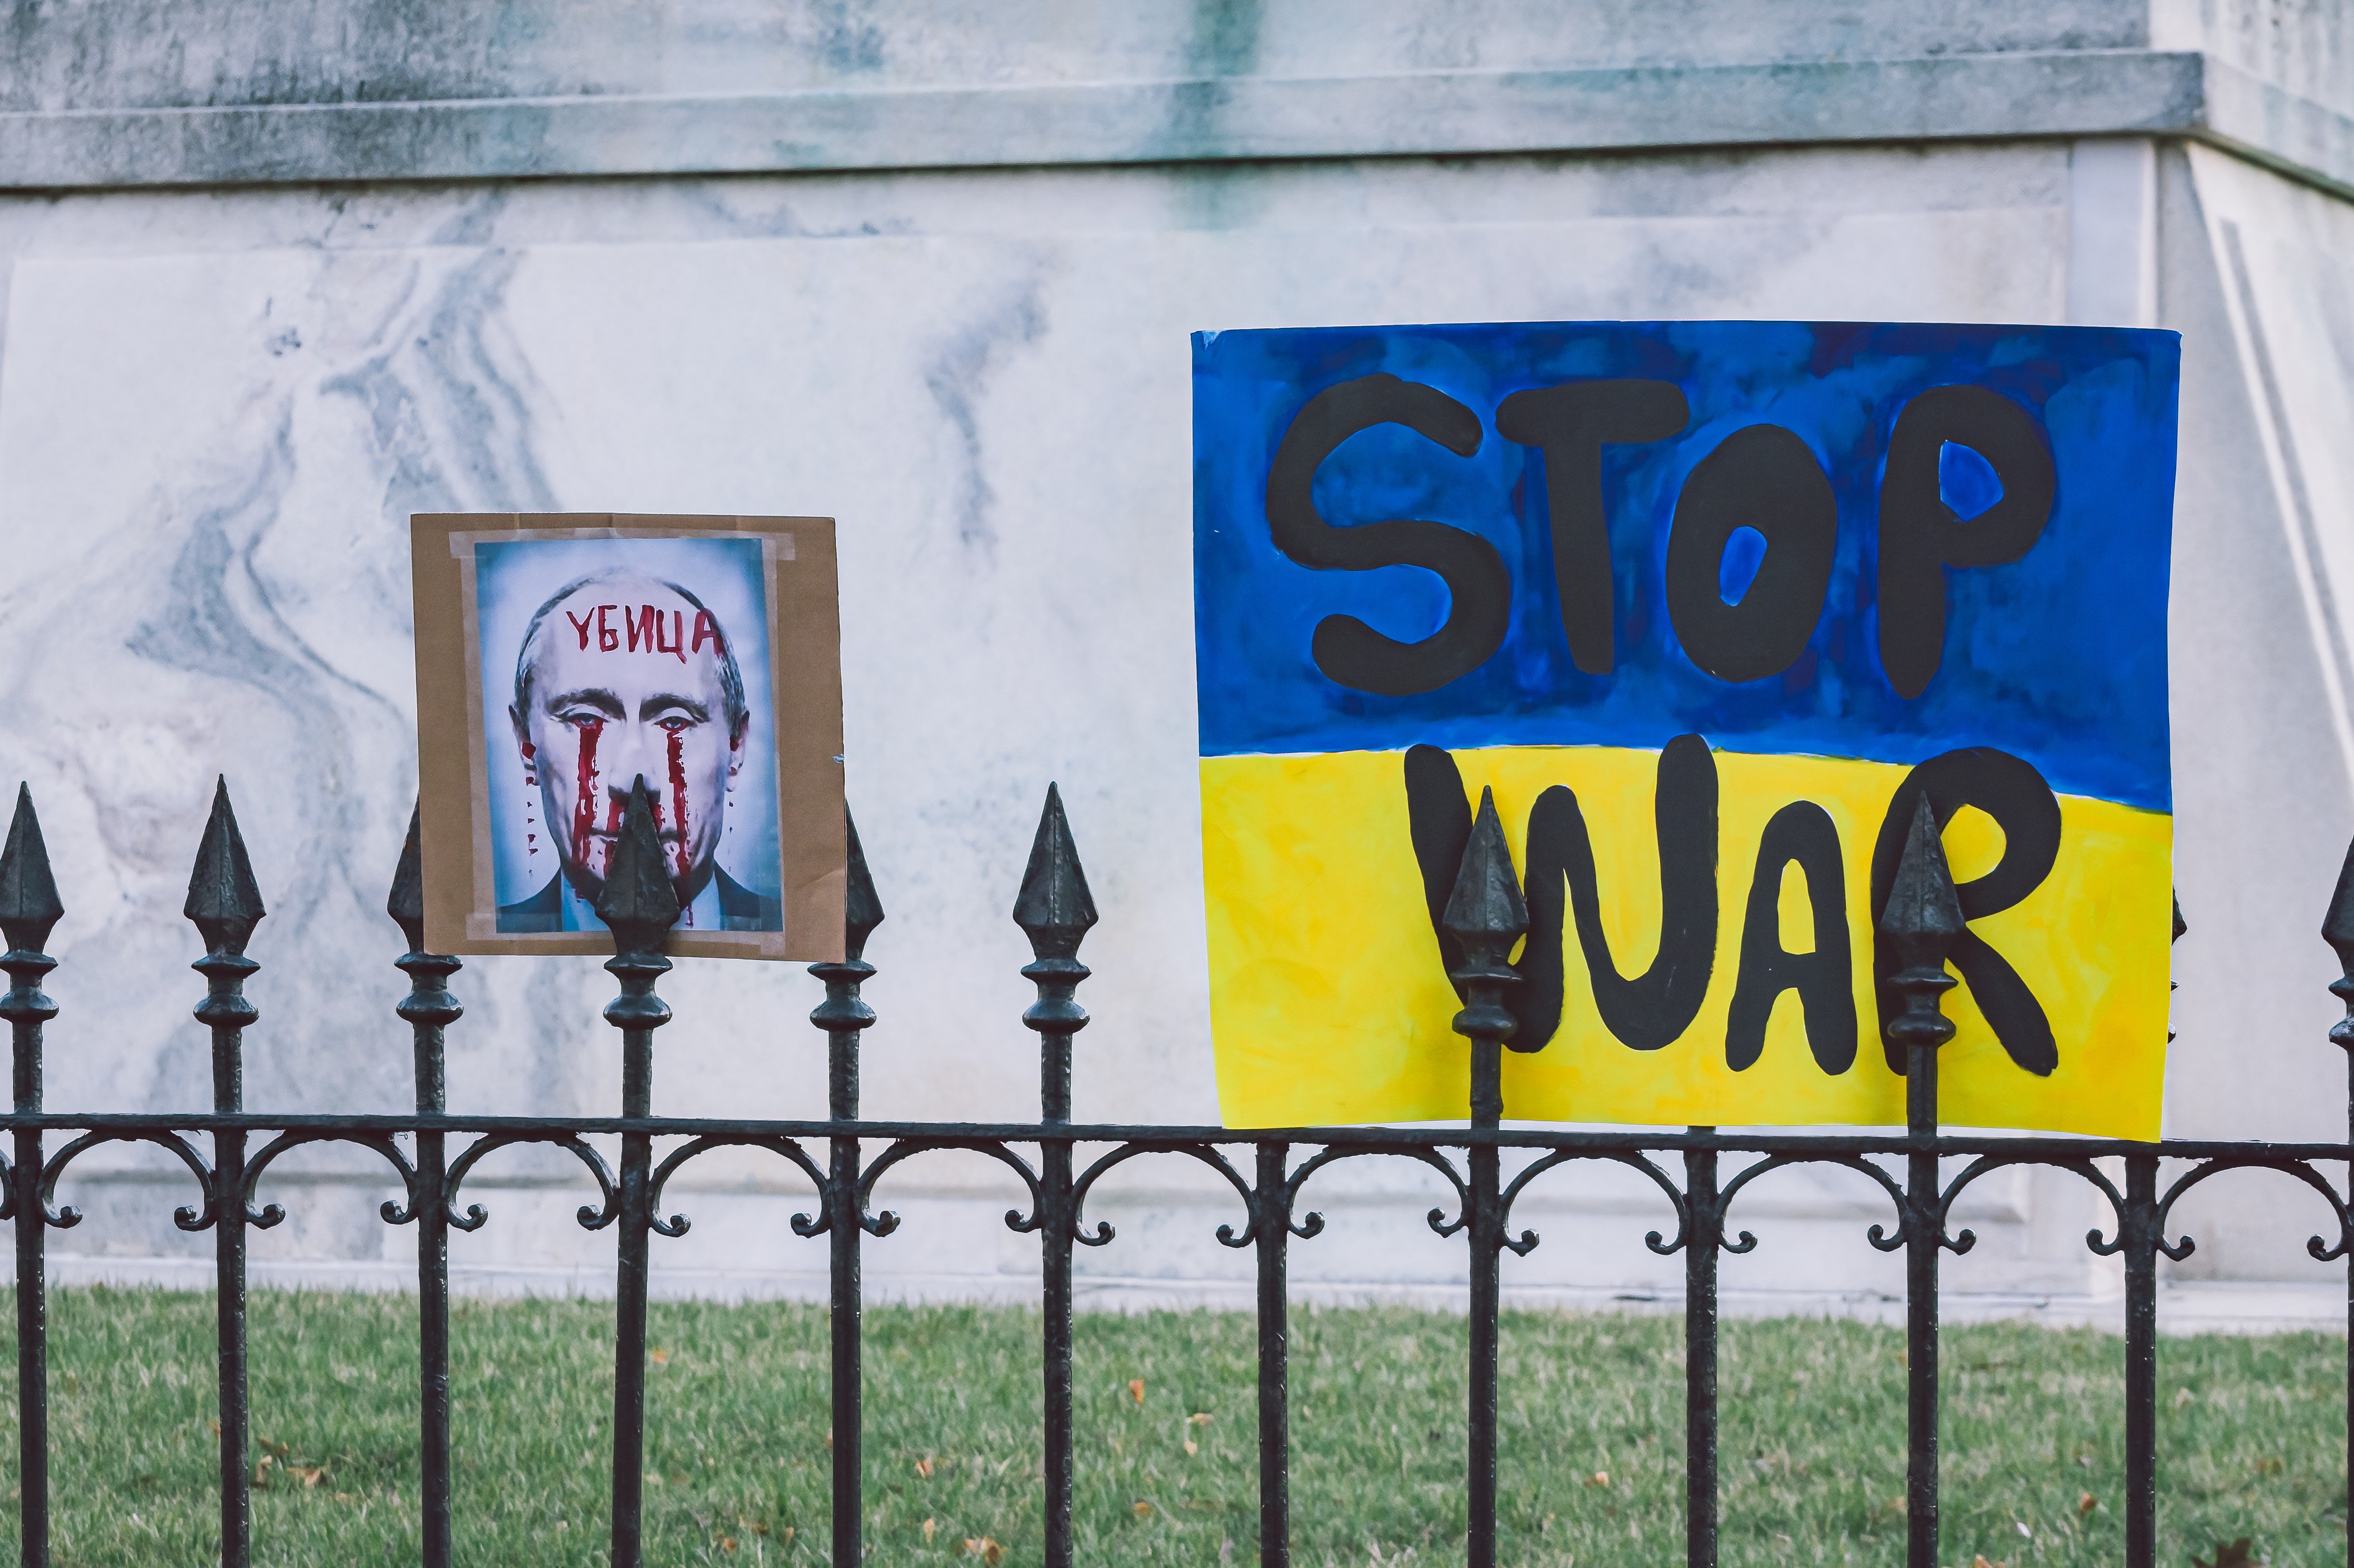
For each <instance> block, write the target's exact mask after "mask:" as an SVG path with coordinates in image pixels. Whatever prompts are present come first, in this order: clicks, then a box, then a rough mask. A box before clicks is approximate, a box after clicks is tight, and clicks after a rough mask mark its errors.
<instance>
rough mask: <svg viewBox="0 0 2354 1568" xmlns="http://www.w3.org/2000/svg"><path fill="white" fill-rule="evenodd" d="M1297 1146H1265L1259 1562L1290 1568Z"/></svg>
mask: <svg viewBox="0 0 2354 1568" xmlns="http://www.w3.org/2000/svg"><path fill="white" fill-rule="evenodd" d="M1290 1154H1291V1145H1289V1144H1288V1143H1262V1144H1260V1145H1259V1146H1258V1170H1257V1181H1256V1183H1255V1184H1254V1187H1253V1190H1252V1195H1251V1202H1252V1205H1253V1206H1254V1208H1255V1209H1256V1210H1257V1215H1256V1218H1257V1223H1258V1561H1259V1568H1291V1299H1290V1295H1289V1279H1288V1277H1289V1267H1290V1264H1289V1254H1290V1244H1291V1193H1290V1179H1289V1177H1288V1174H1287V1172H1286V1171H1285V1169H1284V1167H1285V1165H1286V1163H1287V1162H1288V1160H1289V1158H1290Z"/></svg>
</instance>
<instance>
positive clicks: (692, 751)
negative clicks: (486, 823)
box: [474, 538, 784, 933]
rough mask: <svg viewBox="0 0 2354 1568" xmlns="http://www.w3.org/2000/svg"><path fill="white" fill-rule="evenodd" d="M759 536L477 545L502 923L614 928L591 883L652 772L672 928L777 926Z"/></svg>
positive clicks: (503, 926) (523, 927)
mask: <svg viewBox="0 0 2354 1568" xmlns="http://www.w3.org/2000/svg"><path fill="white" fill-rule="evenodd" d="M766 543H767V542H766V541H764V540H760V539H754V538H713V539H593V540H592V539H578V540H574V539H524V540H516V541H514V542H512V543H498V544H481V545H477V546H475V549H474V585H475V586H474V595H475V599H474V602H475V606H476V616H477V620H478V625H479V631H478V633H477V635H478V638H479V657H480V660H481V664H482V680H483V690H482V708H483V711H484V712H485V713H486V714H489V713H496V714H500V715H504V718H505V720H506V722H505V724H504V725H500V724H496V723H493V724H491V725H488V726H485V727H486V728H487V729H488V731H489V732H490V733H489V734H488V735H486V736H485V737H484V739H485V741H486V742H487V744H488V745H489V746H490V747H491V748H492V751H493V755H492V757H491V758H489V762H490V765H491V767H490V771H491V775H492V790H491V839H492V845H493V856H494V860H493V867H494V876H495V880H496V885H497V888H498V899H499V906H498V928H499V930H500V931H501V932H503V933H505V932H527V931H598V930H602V929H604V924H603V922H602V921H600V920H599V919H598V918H597V912H596V908H595V905H596V900H597V895H598V893H599V890H600V889H601V888H602V887H603V885H604V878H605V868H606V865H607V863H609V862H610V859H611V856H612V853H613V842H614V839H615V836H616V835H617V834H618V833H619V832H620V825H621V810H622V807H623V806H624V805H625V804H626V803H627V802H628V800H629V797H630V790H631V787H632V786H633V785H635V784H636V783H637V782H638V781H639V780H641V779H642V780H643V781H644V782H645V785H646V789H647V791H648V793H649V794H650V795H651V797H652V802H653V814H654V824H655V826H656V827H657V828H658V829H659V830H660V832H661V834H662V842H663V849H664V850H665V851H667V852H668V853H669V854H670V856H671V858H672V861H673V866H674V870H675V875H676V878H677V881H678V883H679V885H680V898H681V902H682V903H683V904H684V906H685V908H684V913H682V914H681V915H680V916H679V928H680V929H682V930H685V931H780V930H782V929H783V928H784V905H783V901H782V899H781V898H780V897H779V886H778V870H779V867H778V862H777V831H776V830H777V815H776V777H777V765H776V737H775V734H774V726H773V725H772V723H771V722H770V720H769V714H768V712H767V710H768V708H769V682H768V664H769V650H768V620H769V607H768V595H767V590H766V587H765V583H764V578H765V576H766V574H765V573H764V571H763V569H762V567H763V562H762V547H763V546H764V544H766ZM502 741H504V742H506V743H507V744H506V745H504V747H502V745H501V742H502Z"/></svg>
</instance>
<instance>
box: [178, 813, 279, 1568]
mask: <svg viewBox="0 0 2354 1568" xmlns="http://www.w3.org/2000/svg"><path fill="white" fill-rule="evenodd" d="M183 913H184V914H185V915H186V917H187V918H188V919H189V921H191V922H192V923H193V924H194V925H195V926H196V930H197V932H198V933H199V934H200V935H201V936H203V938H204V939H205V956H204V957H203V958H201V959H197V960H196V963H195V964H194V965H192V966H191V967H192V968H193V969H196V972H197V973H199V974H201V975H203V976H204V977H205V981H206V985H207V993H206V996H205V1000H204V1001H200V1002H198V1003H197V1004H196V1022H199V1023H202V1024H205V1025H206V1026H207V1027H208V1028H210V1029H211V1030H212V1032H213V1109H214V1110H216V1111H219V1112H223V1113H235V1112H239V1111H242V1110H243V1109H244V1108H245V1031H246V1029H247V1027H248V1026H249V1025H250V1024H251V1023H252V1022H254V1020H256V1019H258V1018H260V1016H261V1014H260V1012H259V1011H258V1010H256V1009H255V1007H254V1005H253V1004H252V1003H251V1002H249V1001H247V1000H246V999H245V981H246V978H247V977H248V976H249V975H251V974H252V973H253V972H254V971H255V970H256V969H260V967H261V966H260V964H257V963H255V962H254V961H253V960H252V959H249V958H247V957H246V956H245V945H246V943H247V942H249V941H250V940H251V939H252V938H253V928H254V927H255V926H257V925H259V924H260V920H261V917H262V916H263V915H264V914H265V913H266V911H265V910H264V909H263V908H262V906H261V890H260V887H258V886H256V885H255V884H254V880H253V863H252V862H251V861H249V859H247V858H246V853H245V835H244V834H242V833H240V832H238V827H237V813H236V812H235V811H234V810H231V809H230V807H229V803H228V779H225V778H224V779H217V781H216V782H215V784H214V788H213V810H212V816H211V818H210V819H209V820H208V821H206V823H205V837H204V842H203V843H202V844H201V845H200V846H199V847H198V848H197V850H196V869H195V870H194V871H193V872H192V873H191V874H189V877H188V902H187V905H186V908H185V909H184V910H183ZM212 1205H213V1226H214V1230H213V1260H214V1270H215V1280H216V1290H217V1297H216V1303H215V1304H216V1306H217V1308H218V1317H219V1324H218V1331H219V1353H220V1467H221V1563H222V1568H246V1564H247V1563H248V1562H249V1560H250V1558H251V1556H252V1552H253V1499H252V1494H251V1491H250V1487H251V1485H252V1476H251V1474H250V1473H249V1470H248V1468H247V1447H246V1439H247V1427H248V1424H249V1415H248V1403H247V1388H246V1363H245V1133H244V1131H243V1130H242V1129H238V1128H223V1129H222V1130H220V1131H218V1132H216V1133H214V1134H213V1191H212Z"/></svg>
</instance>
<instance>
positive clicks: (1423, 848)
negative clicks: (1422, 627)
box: [1405, 735, 1716, 1051]
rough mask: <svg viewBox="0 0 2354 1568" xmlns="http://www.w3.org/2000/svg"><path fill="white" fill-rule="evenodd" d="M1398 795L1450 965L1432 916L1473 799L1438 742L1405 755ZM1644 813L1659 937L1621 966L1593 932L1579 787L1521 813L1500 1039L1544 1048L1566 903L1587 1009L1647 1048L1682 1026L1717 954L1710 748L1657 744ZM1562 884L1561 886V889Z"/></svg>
mask: <svg viewBox="0 0 2354 1568" xmlns="http://www.w3.org/2000/svg"><path fill="white" fill-rule="evenodd" d="M1405 799H1406V816H1407V821H1408V823H1409V832H1411V833H1412V834H1413V837H1414V853H1415V859H1416V863H1417V864H1418V865H1419V866H1420V868H1421V871H1422V885H1423V893H1424V896H1425V898H1426V901H1427V903H1428V905H1429V908H1430V924H1431V928H1432V929H1433V930H1435V931H1437V933H1438V950H1439V953H1440V955H1441V957H1442V958H1444V959H1446V961H1447V967H1448V968H1450V969H1452V968H1453V967H1454V966H1455V964H1456V963H1457V962H1458V961H1459V960H1460V958H1461V953H1460V949H1458V948H1457V947H1456V946H1455V944H1454V941H1453V938H1449V937H1448V936H1447V930H1446V927H1444V926H1442V925H1441V924H1440V916H1441V915H1442V914H1443V913H1444V912H1445V910H1446V907H1447V893H1448V891H1449V890H1451V889H1452V888H1453V887H1454V885H1455V874H1456V871H1457V869H1458V867H1459V866H1460V865H1461V863H1462V860H1463V846H1464V845H1465V844H1466V843H1468V842H1469V841H1470V838H1471V807H1470V804H1469V800H1467V799H1466V798H1465V794H1464V789H1463V775H1462V773H1461V771H1460V770H1459V769H1458V768H1456V766H1455V758H1453V757H1451V756H1449V755H1448V754H1447V753H1446V752H1444V751H1442V750H1440V749H1439V748H1438V747H1435V746H1417V747H1414V748H1413V749H1411V750H1409V751H1408V752H1407V753H1406V754H1405ZM1651 810H1652V818H1653V821H1655V822H1656V824H1657V826H1658V831H1659V951H1658V953H1657V954H1656V955H1655V956H1654V957H1653V958H1652V959H1651V967H1650V968H1649V969H1646V970H1644V971H1643V973H1642V974H1641V975H1640V976H1639V977H1638V978H1637V979H1634V980H1626V979H1623V978H1621V977H1620V975H1619V973H1618V969H1617V965H1616V964H1615V963H1613V962H1612V961H1611V958H1610V939H1609V938H1607V937H1606V936H1605V935H1604V934H1603V931H1602V906H1601V898H1600V895H1599V890H1598V889H1597V888H1596V885H1595V873H1594V844H1593V841H1592V840H1591V839H1590V838H1589V837H1588V835H1587V832H1586V827H1585V814H1584V813H1583V812H1581V811H1580V810H1578V806H1577V796H1576V795H1575V793H1573V792H1572V791H1570V790H1569V789H1565V788H1564V787H1563V786H1561V785H1558V784H1556V785H1554V786H1553V788H1552V789H1547V790H1546V791H1545V792H1544V793H1543V794H1542V795H1540V796H1538V797H1537V803H1536V805H1535V807H1534V808H1533V809H1532V810H1531V811H1530V812H1529V833H1528V843H1527V851H1526V854H1527V859H1528V866H1527V877H1528V883H1527V888H1528V903H1529V936H1528V944H1527V946H1526V947H1524V948H1522V951H1521V961H1520V962H1519V963H1518V964H1516V965H1514V966H1513V968H1514V969H1518V970H1519V971H1520V975H1521V979H1522V980H1524V981H1525V982H1526V983H1525V984H1523V985H1522V987H1521V988H1520V994H1519V995H1517V996H1515V997H1512V998H1511V999H1509V1001H1508V1002H1507V1005H1508V1006H1510V1007H1511V1010H1512V1015H1513V1017H1515V1018H1516V1019H1518V1020H1519V1022H1520V1027H1519V1028H1518V1029H1516V1030H1514V1031H1513V1033H1512V1036H1511V1039H1510V1040H1509V1041H1507V1042H1506V1044H1509V1045H1511V1048H1512V1049H1513V1050H1515V1051H1541V1050H1543V1049H1544V1047H1545V1045H1546V1044H1548V1043H1550V1042H1551V1041H1552V1039H1553V1034H1554V1033H1555V1032H1556V1031H1558V1030H1559V1029H1560V1027H1561V1009H1562V990H1563V972H1562V953H1561V948H1562V936H1563V932H1564V928H1565V927H1566V924H1567V921H1566V919H1565V916H1566V915H1567V914H1568V913H1569V909H1568V908H1567V907H1565V906H1574V907H1575V916H1576V920H1577V942H1578V948H1579V949H1580V951H1582V952H1583V953H1584V954H1585V968H1586V972H1587V974H1588V976H1589V977H1590V978H1591V980H1593V983H1594V1007H1595V1012H1596V1013H1597V1014H1599V1015H1600V1017H1601V1019H1602V1024H1603V1027H1604V1028H1606V1029H1607V1030H1609V1031H1610V1033H1612V1034H1613V1035H1615V1036H1617V1039H1618V1040H1619V1042H1620V1043H1621V1044H1627V1045H1631V1046H1633V1047H1634V1048H1635V1049H1636V1050H1638V1051H1656V1050H1658V1049H1659V1047H1660V1046H1662V1045H1666V1044H1670V1042H1672V1041H1673V1040H1674V1039H1675V1038H1676V1037H1677V1036H1678V1035H1680V1034H1681V1033H1683V1032H1684V1031H1685V1029H1687V1028H1688V1027H1690V1026H1691V1021H1692V1018H1693V1016H1694V1015H1695V1014H1697V1013H1698V1012H1700V1004H1701V999H1702V997H1704V996H1706V995H1707V994H1708V977H1709V973H1710V971H1711V969H1712V968H1713V967H1714V966H1715V962H1716V758H1714V757H1713V756H1712V755H1711V754H1710V752H1709V749H1708V743H1707V742H1706V741H1704V740H1702V739H1701V737H1700V736H1696V735H1680V736H1677V737H1676V738H1675V739H1673V740H1671V741H1670V742H1668V746H1667V749H1666V750H1664V751H1662V752H1661V753H1660V754H1659V782H1658V784H1657V786H1656V787H1655V789H1654V793H1653V798H1652V807H1651ZM1564 888H1565V889H1566V892H1567V896H1566V898H1564Z"/></svg>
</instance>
